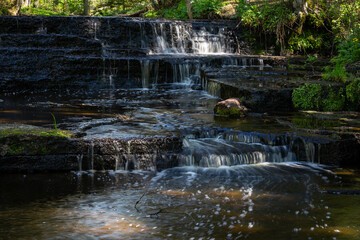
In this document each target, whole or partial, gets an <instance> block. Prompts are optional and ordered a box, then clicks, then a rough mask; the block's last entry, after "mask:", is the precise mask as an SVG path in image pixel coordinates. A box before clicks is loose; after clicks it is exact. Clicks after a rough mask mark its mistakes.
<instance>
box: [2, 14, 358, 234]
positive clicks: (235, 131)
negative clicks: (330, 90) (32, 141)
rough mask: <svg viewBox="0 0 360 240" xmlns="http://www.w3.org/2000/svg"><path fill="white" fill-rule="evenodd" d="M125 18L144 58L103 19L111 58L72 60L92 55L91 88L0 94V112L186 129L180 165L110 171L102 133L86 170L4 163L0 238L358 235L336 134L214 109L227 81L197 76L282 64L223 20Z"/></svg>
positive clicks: (94, 132)
mask: <svg viewBox="0 0 360 240" xmlns="http://www.w3.org/2000/svg"><path fill="white" fill-rule="evenodd" d="M74 21H75V20H74ZM101 21H105V20H101ZM109 21H110V20H109ZM100 23H102V24H100ZM128 24H129V25H131V24H133V27H134V28H136V29H137V31H136V32H134V31H131V29H130V28H129V30H128V31H123V32H122V33H123V35H125V36H127V43H126V44H127V46H128V47H129V49H130V50H132V48H133V47H134V46H135V47H136V46H137V47H139V48H140V49H141V50H143V52H146V54H147V56H145V57H143V56H142V57H133V56H130V57H126V56H125V57H124V56H121V54H118V51H120V50H121V49H120V50H119V49H116V48H115V47H116V46H114V44H115V42H116V41H114V40H113V42H111V41H110V40H111V39H110V34H109V35H104V33H103V32H102V31H103V30H102V28H104V26H106V24H105V23H104V22H100V21H99V22H91V25H90V26H91V29H90V30H91V31H90V30H89V34H90V35H91V34H92V35H91V38H92V41H95V43H97V42H101V57H94V56H86V57H83V58H82V57H79V56H72V55H71V56H66V61H65V60H64V65H65V67H66V64H69V66H68V68H65V67H64V69H65V70H64V71H63V72H64V75H66V71H75V70H76V68H77V67H80V68H81V67H84V65H86V64H84V63H83V62H82V61H85V60H86V62H87V63H89V64H90V65H91V66H90V67H89V68H88V69H87V70H86V69H85V68H81V74H82V75H76V76H77V77H79V82H81V81H82V79H86V81H89V82H86V87H84V88H82V87H81V86H82V85H81V84H80V83H78V82H76V84H79V85H76V84H74V87H71V86H70V87H61V86H60V87H59V86H57V85H56V87H55V88H51V87H49V89H47V88H45V89H43V88H33V89H19V90H18V91H17V92H5V93H1V94H0V98H1V99H5V101H4V102H0V104H1V105H0V107H1V108H0V123H14V122H17V123H27V124H34V125H40V126H46V127H53V123H52V118H51V115H50V114H49V112H52V113H54V115H55V116H56V118H57V122H58V126H59V127H60V128H62V129H69V130H72V131H74V132H75V133H79V134H80V135H81V136H83V138H86V139H90V140H92V139H101V138H133V137H154V136H174V135H175V136H178V137H180V138H181V139H183V151H182V152H181V153H179V164H178V165H179V166H178V167H175V168H170V169H166V170H163V171H161V172H147V171H124V170H122V168H125V169H128V168H127V167H126V166H125V167H123V166H119V159H120V156H115V157H114V159H115V164H114V166H115V167H114V169H110V170H109V169H108V170H106V171H94V170H93V169H94V156H93V155H94V145H93V144H92V145H91V148H89V152H88V155H89V156H91V157H90V158H89V159H90V164H89V166H90V167H89V169H82V168H79V169H78V171H76V172H71V173H52V174H45V173H43V174H40V173H38V174H2V175H0V230H1V231H0V239H359V238H360V224H359V223H360V218H359V216H360V205H359V202H360V195H359V190H360V180H359V179H360V175H359V172H356V171H352V170H344V169H336V168H334V167H330V166H325V165H321V161H322V159H321V156H320V151H321V149H322V148H321V146H322V144H324V143H326V141H327V139H324V138H319V137H318V136H310V135H306V134H303V133H300V132H296V131H294V129H292V128H290V127H289V126H288V125H286V124H281V121H279V119H280V120H284V119H289V118H296V117H298V118H301V117H302V116H301V114H293V113H283V114H282V115H279V114H272V113H269V114H266V115H264V114H256V113H254V114H251V115H250V116H248V117H247V118H244V119H233V120H226V119H222V118H215V117H214V115H213V107H214V105H215V104H216V102H218V101H219V98H217V97H216V96H218V95H217V91H218V90H219V89H218V88H216V87H213V88H212V87H211V86H205V84H204V83H202V82H201V78H200V72H201V70H202V69H204V68H206V67H217V68H223V67H234V68H239V69H242V70H243V71H244V76H245V75H246V74H247V70H248V71H250V70H254V71H257V72H260V73H261V74H263V75H264V76H265V75H274V74H275V72H276V71H280V72H281V74H282V75H287V72H286V71H284V69H283V67H282V66H270V65H268V64H264V61H263V59H262V58H259V57H242V56H235V55H234V54H235V53H236V52H237V51H238V49H237V47H236V46H235V47H234V42H235V40H232V42H231V41H230V37H229V32H228V31H227V30H226V28H225V27H224V26H214V25H211V24H210V23H209V26H204V25H199V26H197V25H196V24H197V23H196V22H195V23H193V24H191V23H183V22H167V21H156V20H155V21H150V22H147V21H145V22H142V21H132V22H129V23H128ZM149 26H150V28H149ZM110 27H111V26H110V24H109V23H108V28H109V29H110ZM104 36H105V38H106V40H107V41H105V40H104ZM151 36H155V37H153V41H151ZM134 39H136V41H135V40H134ZM130 50H129V51H130ZM230 55H231V56H230ZM67 61H68V62H67ZM78 61H80V62H81V65H79V63H78ZM76 64H78V65H76ZM74 69H75V70H74ZM92 69H95V70H94V72H96V74H95V73H93V72H92ZM87 71H88V72H87ZM75 72H76V71H75ZM76 74H78V73H76ZM289 75H290V74H289ZM69 76H71V75H70V73H69ZM9 77H11V76H10V75H9ZM249 79H250V78H249ZM84 81H85V80H84ZM79 86H80V87H79ZM204 90H208V92H205V91H204ZM208 93H211V94H212V95H209V94H208ZM214 96H215V97H214ZM1 99H0V100H1ZM335 124H337V123H335ZM336 126H337V125H336ZM83 157H84V156H83V155H79V156H78V157H77V161H78V162H79V164H78V165H79V166H82V161H83V159H84V158H83ZM300 161H301V162H300Z"/></svg>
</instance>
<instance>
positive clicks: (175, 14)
mask: <svg viewBox="0 0 360 240" xmlns="http://www.w3.org/2000/svg"><path fill="white" fill-rule="evenodd" d="M164 17H165V18H168V19H187V18H188V14H187V10H186V2H185V0H182V1H181V2H180V3H179V5H178V6H174V7H172V8H169V9H165V11H164Z"/></svg>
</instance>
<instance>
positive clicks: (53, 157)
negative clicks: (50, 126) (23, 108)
mask: <svg viewBox="0 0 360 240" xmlns="http://www.w3.org/2000/svg"><path fill="white" fill-rule="evenodd" d="M15 126H16V125H15ZM15 126H12V127H11V128H10V127H9V126H5V125H2V126H0V128H1V130H2V131H0V172H44V171H71V170H75V171H77V170H121V169H122V170H153V171H154V170H161V169H165V168H168V167H174V166H177V165H178V153H179V152H180V151H181V150H182V139H181V138H179V137H153V138H152V137H147V138H132V139H92V140H91V139H90V140H89V139H76V138H67V137H61V136H54V135H50V136H47V135H46V134H45V135H43V133H42V131H45V129H43V128H38V127H31V126H27V125H18V128H16V127H15Z"/></svg>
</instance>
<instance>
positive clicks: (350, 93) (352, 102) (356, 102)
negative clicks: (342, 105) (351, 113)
mask: <svg viewBox="0 0 360 240" xmlns="http://www.w3.org/2000/svg"><path fill="white" fill-rule="evenodd" d="M346 99H347V100H348V104H349V108H350V109H351V110H360V79H355V80H354V81H352V82H351V83H350V84H348V85H347V86H346Z"/></svg>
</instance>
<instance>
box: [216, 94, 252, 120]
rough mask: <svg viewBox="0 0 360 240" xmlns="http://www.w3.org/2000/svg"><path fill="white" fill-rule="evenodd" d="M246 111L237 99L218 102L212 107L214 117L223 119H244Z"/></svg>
mask: <svg viewBox="0 0 360 240" xmlns="http://www.w3.org/2000/svg"><path fill="white" fill-rule="evenodd" d="M247 112H248V109H247V108H246V107H245V106H244V105H243V103H242V101H241V100H240V99H238V98H229V99H226V100H224V101H221V102H218V103H217V104H216V105H215V107H214V113H215V114H216V115H220V116H224V117H232V118H238V117H244V116H245V115H246V113H247Z"/></svg>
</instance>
